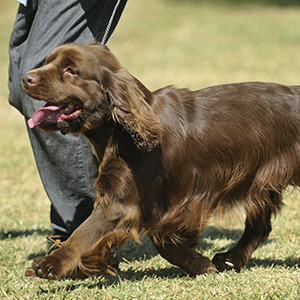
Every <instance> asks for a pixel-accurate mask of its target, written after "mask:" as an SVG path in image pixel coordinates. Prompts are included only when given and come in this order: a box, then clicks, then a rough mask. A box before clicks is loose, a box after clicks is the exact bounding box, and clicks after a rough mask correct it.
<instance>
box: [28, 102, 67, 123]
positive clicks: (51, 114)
mask: <svg viewBox="0 0 300 300" xmlns="http://www.w3.org/2000/svg"><path fill="white" fill-rule="evenodd" d="M60 114H61V113H60V107H59V106H45V107H43V108H40V109H38V110H37V111H36V112H35V113H34V114H33V116H32V118H31V119H29V120H28V122H27V123H28V126H29V127H30V128H34V127H36V126H38V125H39V124H41V123H42V122H44V121H45V120H46V119H48V120H49V121H55V120H57V119H58V116H59V115H60Z"/></svg>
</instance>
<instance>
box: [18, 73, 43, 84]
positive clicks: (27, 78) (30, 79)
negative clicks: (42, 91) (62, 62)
mask: <svg viewBox="0 0 300 300" xmlns="http://www.w3.org/2000/svg"><path fill="white" fill-rule="evenodd" d="M22 80H23V83H24V84H25V85H27V86H33V85H35V84H37V83H38V81H39V77H38V76H36V75H34V74H30V73H26V74H25V75H24V76H23V78H22Z"/></svg>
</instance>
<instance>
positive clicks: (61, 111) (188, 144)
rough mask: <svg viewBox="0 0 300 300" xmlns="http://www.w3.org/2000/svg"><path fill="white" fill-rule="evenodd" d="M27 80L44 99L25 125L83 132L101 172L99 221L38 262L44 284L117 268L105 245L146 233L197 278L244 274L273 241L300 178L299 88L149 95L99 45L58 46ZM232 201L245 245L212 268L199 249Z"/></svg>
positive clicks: (237, 87)
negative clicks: (275, 223) (285, 201)
mask: <svg viewBox="0 0 300 300" xmlns="http://www.w3.org/2000/svg"><path fill="white" fill-rule="evenodd" d="M23 80H24V89H25V91H26V93H27V94H28V95H29V96H30V97H32V98H35V99H39V100H44V101H46V102H47V105H46V107H44V108H42V109H40V110H39V111H37V112H36V113H35V115H34V116H33V118H32V119H31V120H30V121H29V125H30V126H31V127H35V126H39V127H40V128H42V129H44V130H46V131H49V132H51V131H56V130H61V131H63V132H65V131H70V132H71V133H74V134H80V133H82V134H84V135H85V136H86V138H87V139H88V140H89V143H90V144H91V148H92V152H93V154H94V155H95V161H96V163H97V165H98V169H99V172H98V175H97V178H96V180H95V190H96V196H97V199H96V202H95V208H94V211H93V213H92V215H91V216H90V217H89V218H88V219H87V220H86V221H85V222H84V223H83V224H82V225H81V226H80V227H79V228H78V229H77V230H76V231H75V232H74V233H73V234H72V235H71V237H70V238H69V239H68V240H67V241H66V242H65V243H64V245H63V246H62V247H61V248H60V249H58V250H56V251H54V252H53V253H52V254H51V255H49V256H47V257H39V258H36V259H35V261H34V263H33V267H34V269H35V272H36V274H37V275H38V276H40V277H45V278H49V279H59V278H62V277H64V276H68V275H71V276H74V277H85V276H90V275H93V274H97V273H98V272H99V271H106V272H113V268H112V267H111V266H110V264H111V262H110V258H109V255H108V253H109V250H110V249H111V248H112V247H114V246H117V245H119V244H121V243H124V242H126V240H127V239H128V238H133V239H135V240H138V239H139V234H140V233H146V234H147V235H148V236H149V237H150V239H151V240H152V242H153V243H154V245H155V247H156V249H157V250H158V252H159V253H160V254H161V255H162V256H163V257H164V258H166V259H167V260H168V261H170V262H171V263H173V264H175V265H177V266H179V267H181V268H182V269H184V270H185V271H187V272H188V273H189V274H191V275H197V274H202V273H205V272H214V271H215V270H216V269H218V270H221V271H222V270H225V269H231V268H234V269H240V268H241V267H243V266H245V265H246V263H247V261H248V259H249V258H250V256H251V254H252V252H253V251H254V250H255V249H256V248H257V247H258V246H259V245H260V244H261V243H262V242H264V241H265V240H266V239H267V237H268V235H269V233H270V231H271V216H272V215H274V214H275V213H276V212H277V211H278V210H279V209H280V208H281V206H282V197H281V193H282V190H283V189H284V188H286V187H287V185H289V184H291V185H294V186H298V185H299V183H300V132H299V131H300V88H299V87H288V86H283V85H279V84H273V83H259V82H254V83H240V84H229V85H222V86H214V87H210V88H206V89H202V90H199V91H190V90H188V89H176V88H174V87H172V86H169V87H165V88H162V89H159V90H157V91H155V92H150V91H149V90H148V89H147V88H146V87H145V86H143V85H142V84H141V83H140V82H139V81H138V80H137V79H136V78H134V77H133V76H132V75H130V74H129V73H128V71H127V70H125V69H124V68H123V67H122V66H121V64H120V63H119V62H118V61H117V60H116V58H115V57H114V56H113V55H112V54H111V52H110V51H109V50H108V49H107V47H105V46H103V45H99V44H89V45H80V44H67V45H64V46H61V47H58V48H56V49H55V50H54V51H53V52H51V53H50V54H49V56H48V57H47V60H46V64H45V65H44V66H43V67H42V68H40V69H36V70H33V71H30V72H28V73H27V74H26V75H25V76H24V78H23ZM237 205H240V206H242V207H243V208H244V210H245V213H246V222H245V231H244V234H243V236H242V237H241V239H240V241H239V242H238V244H237V245H236V246H235V247H234V248H232V249H231V250H229V251H228V252H226V253H219V254H216V255H215V257H214V258H213V260H212V261H210V259H208V258H207V257H204V256H202V255H201V254H199V253H197V252H196V251H195V250H194V248H195V246H196V245H197V244H198V239H199V234H200V232H201V230H202V229H203V228H204V227H205V225H206V222H207V220H208V219H209V217H210V216H211V214H212V213H214V212H223V211H225V210H226V209H230V208H233V207H235V206H237Z"/></svg>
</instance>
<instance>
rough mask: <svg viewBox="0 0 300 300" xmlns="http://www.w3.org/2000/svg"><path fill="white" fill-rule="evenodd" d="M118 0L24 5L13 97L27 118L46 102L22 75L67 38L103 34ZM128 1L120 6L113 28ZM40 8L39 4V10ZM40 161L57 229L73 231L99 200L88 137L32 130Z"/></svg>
mask: <svg viewBox="0 0 300 300" xmlns="http://www.w3.org/2000/svg"><path fill="white" fill-rule="evenodd" d="M117 2H118V1H116V0H113V1H112V0H111V1H108V0H106V1H104V0H102V1H101V0H92V1H79V0H64V1H60V0H51V1H43V0H39V1H36V0H29V1H28V6H27V7H24V6H23V5H20V8H19V11H18V14H17V18H16V21H15V25H14V29H13V32H12V35H11V41H10V47H9V52H10V68H9V89H10V95H9V102H10V103H11V104H12V105H13V106H15V107H16V108H17V109H18V110H19V111H20V112H21V113H22V114H23V115H24V117H25V120H26V121H27V120H28V119H29V118H30V117H32V115H33V113H34V112H35V111H36V110H37V109H38V108H40V107H42V106H43V105H44V103H42V102H38V101H36V100H32V99H30V98H28V97H27V96H26V95H25V93H24V92H23V89H22V76H23V75H24V74H25V73H26V72H27V71H29V70H31V69H34V68H37V67H39V66H41V65H42V64H43V62H44V60H45V58H46V56H47V55H48V54H49V52H50V51H51V50H53V49H54V48H55V47H56V46H59V45H61V44H64V43H66V42H79V43H87V42H89V41H90V40H92V39H93V38H94V37H95V36H97V37H98V38H99V39H101V36H102V35H103V33H104V31H105V28H106V26H107V24H108V22H109V20H110V18H111V14H112V12H113V11H114V8H115V5H116V3H117ZM125 3H126V0H125V1H124V0H123V1H121V3H120V5H119V6H118V10H117V13H116V15H115V19H114V21H113V23H112V27H111V30H110V33H109V34H111V33H112V31H113V29H114V27H115V26H116V24H117V21H118V18H119V17H120V15H121V12H122V10H123V8H124V6H125ZM37 8H38V9H37ZM28 133H29V138H30V141H31V145H32V148H33V152H34V156H35V160H36V164H37V167H38V171H39V174H40V177H41V179H42V182H43V185H44V188H45V190H46V193H47V195H48V196H49V199H50V201H51V222H52V228H53V234H61V233H62V234H65V235H69V234H71V233H72V231H74V230H75V229H76V228H77V227H78V226H79V225H80V224H81V223H82V222H83V221H84V219H85V218H86V217H87V216H88V215H89V214H90V213H91V211H92V208H93V201H94V192H93V190H92V183H91V177H92V176H93V175H94V173H95V172H96V170H95V169H94V166H93V164H92V157H91V153H90V149H89V146H88V144H87V142H86V140H85V139H84V137H83V136H73V135H71V134H68V135H66V136H63V135H61V134H60V133H51V134H50V133H46V132H43V131H42V130H40V129H38V128H37V129H33V130H32V129H28Z"/></svg>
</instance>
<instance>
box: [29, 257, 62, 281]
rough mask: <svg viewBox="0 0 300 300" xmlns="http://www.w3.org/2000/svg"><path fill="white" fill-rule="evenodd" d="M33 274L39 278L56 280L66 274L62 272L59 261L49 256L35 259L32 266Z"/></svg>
mask: <svg viewBox="0 0 300 300" xmlns="http://www.w3.org/2000/svg"><path fill="white" fill-rule="evenodd" d="M32 268H33V270H34V272H35V274H36V275H37V276H38V277H40V278H45V279H51V280H57V279H60V278H63V277H66V276H67V275H68V274H66V272H65V271H64V270H63V268H62V264H61V262H60V260H58V259H57V258H56V257H53V256H51V255H49V256H45V257H37V258H36V259H35V260H34V261H33V264H32Z"/></svg>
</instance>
